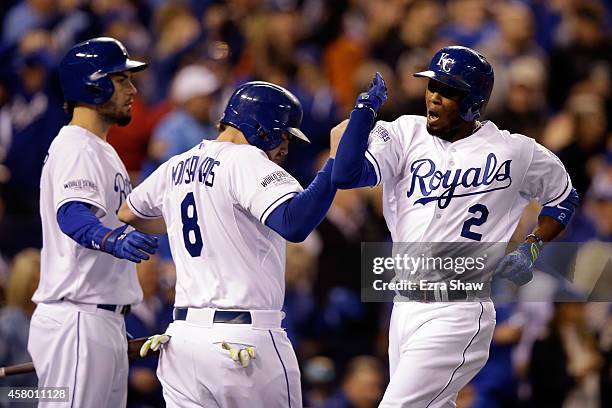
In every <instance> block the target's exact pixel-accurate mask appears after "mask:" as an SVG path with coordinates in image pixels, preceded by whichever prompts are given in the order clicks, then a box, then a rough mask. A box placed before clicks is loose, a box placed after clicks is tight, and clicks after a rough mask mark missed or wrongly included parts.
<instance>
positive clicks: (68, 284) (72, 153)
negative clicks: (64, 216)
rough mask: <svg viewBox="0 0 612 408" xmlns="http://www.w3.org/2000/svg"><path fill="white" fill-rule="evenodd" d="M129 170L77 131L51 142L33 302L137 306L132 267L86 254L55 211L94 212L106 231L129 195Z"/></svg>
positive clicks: (43, 188) (94, 138)
mask: <svg viewBox="0 0 612 408" xmlns="http://www.w3.org/2000/svg"><path fill="white" fill-rule="evenodd" d="M131 188H132V187H131V184H130V180H129V178H128V175H127V171H126V169H125V166H124V165H123V163H122V162H121V160H120V159H119V156H118V155H117V152H116V151H115V150H114V149H113V147H112V146H111V145H110V144H108V143H107V142H105V141H104V140H102V139H101V138H99V137H98V136H96V135H94V134H93V133H91V132H89V131H87V130H86V129H84V128H82V127H79V126H64V127H63V128H62V129H61V130H60V132H59V134H58V136H57V137H56V138H55V139H54V140H53V143H51V146H50V148H49V153H48V155H47V159H46V162H45V165H44V167H43V171H42V176H41V179H40V216H41V219H42V228H43V248H42V255H41V274H40V283H39V285H38V289H37V290H36V292H35V293H34V296H33V297H32V300H33V301H34V302H36V303H40V302H54V301H58V300H60V299H61V298H65V299H66V300H71V301H73V302H81V303H91V304H100V303H103V304H117V305H125V304H135V303H138V302H140V300H141V299H142V290H141V288H140V284H139V283H138V278H137V276H136V267H135V266H134V264H133V263H131V262H128V261H126V260H123V259H117V258H115V257H113V256H112V255H110V254H106V253H104V252H101V251H96V250H92V249H87V248H84V247H82V246H81V245H79V244H77V243H76V242H75V241H74V240H72V239H71V238H70V237H68V236H67V235H66V234H64V233H63V232H62V231H61V230H60V227H59V225H58V223H57V210H58V209H59V208H60V207H61V206H62V205H63V204H65V203H67V202H70V201H82V202H84V203H88V204H91V205H92V206H93V207H94V208H95V209H96V215H97V216H98V218H99V219H100V221H101V222H102V223H103V224H104V225H105V226H107V227H108V228H117V227H119V226H121V225H122V223H121V222H120V221H119V219H118V218H117V211H118V210H119V207H120V206H121V203H122V201H123V200H125V198H126V197H127V195H128V194H129V192H130V190H131Z"/></svg>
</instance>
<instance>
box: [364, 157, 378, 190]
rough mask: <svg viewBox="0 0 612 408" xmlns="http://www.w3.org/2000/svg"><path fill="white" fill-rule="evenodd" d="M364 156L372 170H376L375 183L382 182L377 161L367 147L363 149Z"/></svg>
mask: <svg viewBox="0 0 612 408" xmlns="http://www.w3.org/2000/svg"><path fill="white" fill-rule="evenodd" d="M365 157H366V159H368V161H369V162H370V163H372V166H374V170H375V171H376V185H379V184H380V183H381V182H382V175H381V173H380V166H379V165H378V161H376V158H375V157H374V155H373V154H372V153H370V151H369V150H367V149H366V151H365Z"/></svg>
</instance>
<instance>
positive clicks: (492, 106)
mask: <svg viewBox="0 0 612 408" xmlns="http://www.w3.org/2000/svg"><path fill="white" fill-rule="evenodd" d="M0 21H1V22H2V24H1V26H0V27H1V29H0V59H1V60H2V61H3V63H2V64H0V288H1V289H3V290H0V293H3V295H1V296H0V306H2V309H0V366H2V365H9V364H15V363H18V362H23V361H27V360H29V356H28V355H27V352H26V351H25V345H26V342H27V331H28V325H29V317H30V315H31V313H32V311H33V308H34V305H33V304H32V303H31V301H30V300H29V298H30V297H31V294H32V293H33V291H34V289H35V288H36V285H37V281H38V273H39V268H40V255H39V251H38V249H32V248H40V246H41V226H40V218H39V212H38V211H39V209H38V194H39V178H40V172H41V168H42V165H43V163H44V159H45V155H46V152H47V149H48V147H49V144H50V143H51V141H52V139H53V138H54V137H55V135H56V134H57V132H58V130H59V129H60V128H61V126H63V125H64V124H66V123H67V122H68V120H69V118H68V117H67V115H66V114H65V112H64V111H63V109H62V105H63V98H62V94H61V90H60V87H59V82H58V77H57V67H58V62H59V60H60V59H61V57H62V56H63V55H64V53H65V52H66V51H67V50H68V49H69V48H70V47H71V46H72V45H73V44H75V43H76V42H79V41H82V40H85V39H88V38H92V37H96V36H111V37H114V38H117V39H119V40H120V41H122V42H123V43H124V44H125V46H126V47H127V49H128V51H129V52H130V54H131V56H132V57H133V58H135V59H139V60H144V61H147V62H149V64H150V68H149V69H148V70H145V71H143V72H142V73H139V74H138V75H135V77H134V78H135V81H136V86H137V88H138V92H139V93H138V95H137V97H136V99H135V101H134V104H133V118H132V122H131V123H130V125H129V126H127V127H124V128H118V127H115V128H113V129H112V130H111V132H110V135H109V142H110V143H111V144H112V145H113V146H114V147H115V149H116V150H117V151H118V153H119V156H120V157H121V159H122V160H123V162H124V163H125V165H126V167H127V169H128V171H129V172H130V176H131V180H132V183H133V184H134V185H136V184H138V183H139V182H140V181H141V180H142V179H143V178H144V177H146V175H148V174H150V173H151V172H152V171H153V170H154V169H155V168H156V167H157V166H158V165H159V163H162V162H163V161H165V160H166V159H168V158H169V157H171V156H173V155H175V154H177V153H179V152H182V151H184V150H187V149H188V148H190V147H192V146H193V145H195V144H196V143H197V142H198V141H199V140H200V139H202V137H204V138H207V139H213V138H215V137H216V134H217V130H216V123H217V120H218V119H219V117H220V113H221V110H222V109H223V107H224V104H225V102H226V100H227V98H228V97H229V95H230V94H231V92H232V90H233V89H234V88H235V87H236V86H237V85H238V84H240V83H243V82H245V81H248V80H265V81H270V82H274V83H277V84H280V85H282V86H284V87H286V88H288V89H290V90H291V91H292V92H293V93H294V94H295V95H296V96H297V97H298V98H299V99H300V101H301V102H302V106H303V108H304V120H303V125H302V129H303V130H304V132H305V133H306V134H307V135H308V137H309V138H310V140H311V141H312V144H310V145H308V146H303V145H300V146H298V145H296V146H293V148H292V149H291V150H290V153H289V156H288V158H287V162H286V164H285V167H286V168H287V170H288V171H289V172H290V173H291V174H293V175H294V176H295V177H296V178H297V179H298V180H299V181H300V182H301V183H302V184H303V185H306V184H307V183H309V182H310V180H312V178H313V177H314V175H315V174H316V171H317V170H318V169H319V168H320V166H321V165H322V160H323V158H324V157H326V154H327V149H328V147H329V142H328V140H329V131H330V129H331V128H332V127H333V126H334V125H336V124H337V123H338V122H339V121H341V120H342V119H344V118H346V117H347V115H348V113H349V112H350V110H351V108H352V106H353V104H354V100H355V97H356V95H357V94H358V93H359V92H361V91H362V90H364V89H366V87H367V84H368V82H369V81H370V79H371V77H372V74H373V73H374V72H375V71H380V72H381V73H382V74H383V76H384V78H385V80H386V82H387V85H388V89H389V101H388V103H387V104H386V105H385V106H384V107H383V109H382V111H381V113H380V115H379V117H380V119H382V120H393V119H395V118H397V117H398V116H400V115H403V114H416V115H419V114H423V113H424V112H425V105H424V99H423V97H424V92H425V87H426V81H424V80H422V79H418V78H414V77H413V76H412V74H413V73H414V72H417V71H420V70H423V69H424V68H425V67H426V66H427V65H428V63H429V60H430V58H431V56H432V55H433V53H434V52H435V51H436V50H437V49H438V48H440V47H441V46H445V45H450V44H458V45H465V46H469V47H472V48H475V49H477V50H479V51H480V52H482V53H483V54H484V55H485V56H486V57H487V58H488V59H489V61H491V63H492V64H493V66H494V69H495V87H494V89H493V96H492V99H491V101H490V103H489V106H488V109H487V113H486V115H485V119H489V120H492V121H494V122H495V123H496V124H497V125H498V127H500V128H502V129H507V130H509V131H511V132H513V133H522V134H525V135H527V136H530V137H533V138H535V139H536V140H537V141H538V142H540V143H542V144H543V145H545V146H546V147H548V148H549V149H550V150H552V151H553V152H555V153H556V154H557V155H558V156H559V158H560V159H561V160H562V161H563V163H564V164H565V166H566V168H567V170H568V172H569V173H570V175H571V177H572V181H573V183H574V186H575V187H576V189H577V190H578V193H579V194H580V196H581V206H580V209H579V211H578V213H577V214H576V216H575V218H574V220H573V221H572V223H571V224H570V227H569V228H568V229H567V230H566V231H565V233H564V235H563V236H562V238H561V240H563V241H566V242H573V243H580V244H579V245H577V246H575V250H574V251H570V252H567V251H561V252H563V253H558V252H559V251H557V253H554V252H553V253H552V254H550V255H549V257H551V258H556V259H562V260H563V262H564V263H565V264H567V265H569V264H571V265H573V266H574V270H575V271H581V270H586V271H587V272H588V271H589V270H591V269H593V265H594V264H596V265H599V266H597V267H595V269H598V273H595V274H593V273H591V274H589V273H582V274H580V276H582V277H584V276H587V278H583V279H582V281H581V282H580V284H581V285H582V287H583V288H584V289H585V290H593V289H594V288H601V287H602V285H603V287H604V289H603V290H602V293H603V295H602V296H600V297H599V298H591V299H592V300H602V301H603V302H590V303H583V302H553V301H552V300H551V299H552V298H553V297H552V296H553V294H551V295H550V297H548V298H546V299H542V300H547V299H548V300H549V301H540V302H507V303H502V302H500V303H499V304H498V305H497V310H498V312H497V319H498V325H497V328H496V331H495V335H494V339H493V344H492V347H491V352H490V358H489V361H488V363H487V365H486V366H485V368H484V369H483V371H482V372H481V373H480V374H479V375H478V376H477V377H476V378H475V379H474V381H473V382H472V383H471V384H470V385H469V386H468V387H466V389H464V390H463V391H462V392H461V393H460V395H459V399H458V406H460V407H478V408H482V407H491V408H493V407H599V406H601V407H605V406H612V395H611V393H612V366H611V361H612V310H611V308H610V303H606V301H608V300H612V295H611V293H612V269H611V266H612V262H610V255H611V254H612V250H611V246H610V241H611V238H612V133H611V129H612V123H610V119H609V118H612V116H611V115H610V113H611V108H612V76H611V75H612V74H611V72H612V69H611V68H612V37H611V34H612V33H611V27H612V24H611V21H612V4H611V2H610V1H607V0H521V1H518V0H517V1H509V0H489V1H486V0H445V1H443V0H335V1H324V0H226V1H219V0H184V1H171V0H3V1H2V2H1V4H0ZM542 178H543V179H544V181H543V182H544V183H545V182H546V174H542ZM538 212H539V209H538V208H537V206H536V205H533V206H531V207H530V208H528V209H527V210H526V212H525V215H524V217H523V219H522V221H521V223H520V225H519V227H518V229H517V232H516V234H515V236H516V237H517V239H518V240H520V239H522V238H521V237H523V236H524V235H525V233H526V232H527V231H528V230H530V229H531V228H532V227H533V225H534V224H535V222H536V217H537V213H538ZM389 239H390V238H389V233H388V231H387V229H386V225H385V222H384V219H383V218H382V203H381V192H380V191H379V190H378V189H362V190H347V191H339V192H338V194H337V196H336V199H335V200H334V203H333V206H332V208H331V210H330V212H329V214H328V215H327V217H326V219H325V220H324V221H323V223H322V224H321V225H320V226H319V227H318V228H317V230H316V231H315V233H313V234H312V235H311V236H310V237H309V238H308V239H307V240H306V241H305V242H304V243H302V244H291V245H289V246H288V251H287V295H286V301H285V312H286V314H287V317H286V319H285V320H284V326H285V327H286V329H287V331H288V333H289V336H290V338H291V340H292V342H293V344H294V347H295V349H296V352H297V354H298V359H299V361H300V364H301V371H302V379H303V389H304V398H305V404H306V405H305V406H308V407H317V408H321V407H327V408H332V407H334V408H335V407H338V408H348V407H355V408H368V407H375V406H377V402H378V401H379V399H380V398H381V396H382V393H383V392H384V388H385V385H386V382H387V378H388V372H387V367H386V364H387V352H386V350H387V329H388V319H389V313H390V309H391V305H390V304H378V303H363V302H361V300H360V284H361V283H360V277H359V271H360V243H361V242H364V241H388V240H389ZM570 274H571V273H570ZM138 275H139V279H140V281H141V284H142V286H143V291H144V297H145V299H144V301H143V303H142V304H140V305H137V306H135V307H134V308H133V313H131V314H130V315H129V316H128V317H127V327H128V331H129V332H131V333H132V334H133V335H134V336H135V337H143V336H148V335H150V334H153V333H156V332H160V331H163V330H164V329H165V327H166V326H167V324H168V322H169V319H170V318H171V305H172V300H173V284H174V267H173V264H172V261H171V258H170V255H169V251H168V250H167V249H166V250H165V251H162V254H161V255H160V256H159V257H156V258H154V259H153V260H151V261H150V262H147V263H144V264H142V265H139V269H138ZM569 278H571V276H569V277H568V279H569ZM546 279H550V275H548V274H546V273H539V274H538V276H536V279H535V280H536V281H540V282H541V281H546ZM536 283H537V282H536ZM606 285H607V286H606ZM545 286H546V287H548V288H550V287H551V285H545ZM552 287H553V288H556V289H559V290H563V288H562V285H561V284H559V285H556V284H555V285H552ZM606 288H607V289H608V290H607V291H606V290H605V289H606ZM553 291H554V290H553ZM606 295H607V297H606ZM519 296H520V294H519ZM571 299H572V298H571V294H569V300H571ZM155 367H156V360H155V359H154V358H149V359H145V360H138V361H136V362H134V363H132V365H131V373H130V380H129V381H130V384H129V385H130V393H129V406H133V407H148V406H152V407H155V406H163V399H162V396H161V389H160V385H159V383H158V381H157V379H156V377H155ZM34 384H36V377H35V376H33V375H25V376H19V377H12V378H9V379H4V380H2V382H0V385H34ZM0 406H1V403H0Z"/></svg>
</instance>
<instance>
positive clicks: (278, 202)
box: [259, 191, 297, 225]
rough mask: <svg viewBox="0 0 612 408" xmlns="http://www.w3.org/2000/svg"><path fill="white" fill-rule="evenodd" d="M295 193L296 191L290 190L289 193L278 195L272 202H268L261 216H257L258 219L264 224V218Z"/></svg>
mask: <svg viewBox="0 0 612 408" xmlns="http://www.w3.org/2000/svg"><path fill="white" fill-rule="evenodd" d="M295 195H297V192H296V191H291V192H289V193H286V194H283V195H282V196H280V197H279V198H277V199H276V200H274V201H273V202H272V204H270V205H269V206H268V208H266V209H265V210H264V212H263V213H262V214H261V217H260V218H259V221H260V222H261V223H262V224H264V225H265V224H266V220H267V219H268V216H270V213H272V211H274V210H275V209H276V207H278V206H279V205H281V204H282V203H284V202H285V201H287V200H289V199H290V198H292V197H293V196H295Z"/></svg>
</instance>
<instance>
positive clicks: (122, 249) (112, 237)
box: [100, 224, 157, 263]
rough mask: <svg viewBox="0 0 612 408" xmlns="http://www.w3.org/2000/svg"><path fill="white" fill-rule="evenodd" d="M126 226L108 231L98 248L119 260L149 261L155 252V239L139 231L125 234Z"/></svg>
mask: <svg viewBox="0 0 612 408" xmlns="http://www.w3.org/2000/svg"><path fill="white" fill-rule="evenodd" d="M127 227H128V225H127V224H126V225H124V226H122V227H119V228H116V229H114V230H112V231H110V232H109V233H108V234H107V235H106V236H105V237H104V238H103V239H102V244H101V245H100V248H101V249H102V251H104V252H107V253H109V254H111V255H113V256H114V257H116V258H119V259H127V260H128V261H132V262H135V263H140V261H142V260H145V261H146V260H147V259H149V255H147V254H151V255H153V254H154V253H155V251H156V250H157V237H153V236H150V235H147V234H144V233H142V232H140V231H131V232H128V233H127V234H126V233H125V230H126V228H127Z"/></svg>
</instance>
